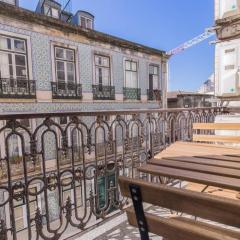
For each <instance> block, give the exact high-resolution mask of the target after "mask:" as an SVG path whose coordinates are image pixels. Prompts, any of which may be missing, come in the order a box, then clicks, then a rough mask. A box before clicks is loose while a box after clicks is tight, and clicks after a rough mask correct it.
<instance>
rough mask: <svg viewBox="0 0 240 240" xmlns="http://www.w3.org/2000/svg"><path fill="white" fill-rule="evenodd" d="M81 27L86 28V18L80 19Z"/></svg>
mask: <svg viewBox="0 0 240 240" xmlns="http://www.w3.org/2000/svg"><path fill="white" fill-rule="evenodd" d="M81 27H83V28H86V27H87V26H86V18H85V17H81Z"/></svg>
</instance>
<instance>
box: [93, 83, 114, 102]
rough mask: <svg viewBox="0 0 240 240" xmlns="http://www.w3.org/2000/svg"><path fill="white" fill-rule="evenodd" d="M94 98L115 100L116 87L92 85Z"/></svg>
mask: <svg viewBox="0 0 240 240" xmlns="http://www.w3.org/2000/svg"><path fill="white" fill-rule="evenodd" d="M92 90H93V99H94V100H115V87H114V86H103V85H92Z"/></svg>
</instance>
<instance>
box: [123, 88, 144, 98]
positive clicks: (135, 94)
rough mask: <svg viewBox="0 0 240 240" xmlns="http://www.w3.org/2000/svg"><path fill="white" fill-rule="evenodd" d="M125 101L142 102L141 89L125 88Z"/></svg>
mask: <svg viewBox="0 0 240 240" xmlns="http://www.w3.org/2000/svg"><path fill="white" fill-rule="evenodd" d="M123 95H124V99H132V100H134V99H135V100H141V88H127V87H124V88H123Z"/></svg>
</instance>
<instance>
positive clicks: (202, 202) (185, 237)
mask: <svg viewBox="0 0 240 240" xmlns="http://www.w3.org/2000/svg"><path fill="white" fill-rule="evenodd" d="M193 129H194V131H195V133H194V135H193V142H176V143H174V144H172V145H170V146H169V147H168V148H167V149H166V150H164V151H163V152H162V153H160V154H159V155H158V156H157V157H156V158H154V159H151V160H150V161H148V163H147V164H145V165H143V166H141V167H140V168H139V171H140V172H144V173H148V174H150V175H154V176H158V177H168V178H171V179H179V180H184V181H189V182H194V183H199V184H204V185H206V187H204V189H203V190H202V191H205V189H206V188H207V186H214V187H219V188H223V189H230V190H234V191H237V192H240V149H238V148H235V147H229V146H225V145H219V144H216V143H221V144H223V143H240V136H222V135H213V134H215V131H216V130H240V124H232V123H228V124H222V123H221V124H219V123H216V124H215V123H211V124H209V123H195V124H193ZM209 131H210V133H211V135H207V134H206V133H209ZM119 184H120V189H121V192H122V195H123V196H125V197H132V200H133V207H132V208H129V209H127V215H128V220H129V223H130V224H131V225H133V226H138V227H139V231H140V234H141V239H144V240H148V239H149V235H148V232H152V233H155V234H157V235H160V236H163V237H164V238H165V239H168V240H220V239H221V240H233V239H235V240H236V239H238V240H240V215H239V213H240V201H238V200H235V199H234V200H233V199H228V198H225V197H219V196H212V195H209V194H205V193H203V192H194V191H189V190H187V189H178V188H174V187H171V186H166V185H161V184H156V183H148V182H146V181H143V180H137V179H130V178H126V177H120V179H119ZM142 202H146V203H150V204H153V205H157V206H160V207H163V208H168V209H170V210H174V211H179V212H182V213H186V214H188V215H191V216H195V217H200V218H203V219H206V220H211V221H214V222H217V223H222V224H225V225H227V226H232V227H237V228H239V232H238V231H232V230H227V229H226V228H225V227H226V226H225V227H219V226H215V225H212V224H207V223H203V222H200V221H196V220H194V219H195V218H194V219H191V218H184V217H171V218H163V217H159V216H155V215H152V214H150V213H147V212H144V210H143V206H142Z"/></svg>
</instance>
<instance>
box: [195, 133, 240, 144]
mask: <svg viewBox="0 0 240 240" xmlns="http://www.w3.org/2000/svg"><path fill="white" fill-rule="evenodd" d="M193 141H199V142H225V143H238V142H240V136H220V135H202V134H199V135H195V134H194V135H193Z"/></svg>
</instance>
